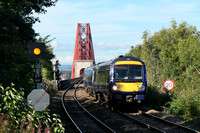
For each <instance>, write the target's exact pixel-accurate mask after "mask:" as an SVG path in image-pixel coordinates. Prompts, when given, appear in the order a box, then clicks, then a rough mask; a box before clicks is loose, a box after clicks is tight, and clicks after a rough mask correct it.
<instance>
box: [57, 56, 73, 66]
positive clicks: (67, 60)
mask: <svg viewBox="0 0 200 133" xmlns="http://www.w3.org/2000/svg"><path fill="white" fill-rule="evenodd" d="M57 59H58V60H59V63H60V64H61V65H66V64H67V65H72V62H73V56H65V57H57Z"/></svg>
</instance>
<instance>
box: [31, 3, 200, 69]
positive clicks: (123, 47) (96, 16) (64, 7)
mask: <svg viewBox="0 0 200 133" xmlns="http://www.w3.org/2000/svg"><path fill="white" fill-rule="evenodd" d="M34 16H36V17H39V18H40V23H39V22H37V23H36V24H34V26H33V28H34V30H35V32H37V33H39V34H40V36H41V37H43V38H44V37H46V36H47V35H51V36H50V37H49V39H53V38H55V39H54V40H53V41H52V42H51V45H52V47H54V50H53V53H54V54H55V55H56V58H57V59H58V60H59V63H60V64H61V65H72V62H73V52H74V46H75V38H76V30H77V23H90V29H91V33H92V41H93V48H94V55H95V62H96V63H98V62H102V61H107V60H110V59H113V58H115V57H117V56H119V55H124V54H126V53H127V52H129V50H130V48H131V46H136V45H138V44H141V43H142V41H143V40H142V39H141V37H142V35H143V32H144V31H145V30H149V31H150V32H151V35H153V34H154V32H158V31H159V30H161V29H162V28H169V27H170V26H171V20H172V19H174V20H176V22H177V24H180V23H181V22H183V21H186V22H187V23H188V24H189V25H193V26H196V27H197V30H200V1H199V0H119V1H118V0H58V2H57V3H56V6H54V7H49V8H47V12H46V13H45V14H34Z"/></svg>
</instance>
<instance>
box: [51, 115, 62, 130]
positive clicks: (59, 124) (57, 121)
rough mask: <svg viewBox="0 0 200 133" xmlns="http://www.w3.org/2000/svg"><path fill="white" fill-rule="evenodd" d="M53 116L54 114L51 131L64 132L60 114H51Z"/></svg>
mask: <svg viewBox="0 0 200 133" xmlns="http://www.w3.org/2000/svg"><path fill="white" fill-rule="evenodd" d="M53 116H54V118H53V121H54V123H53V124H52V128H53V131H54V132H55V133H64V132H65V128H64V127H63V124H62V122H61V120H60V119H59V117H60V116H59V115H57V114H53Z"/></svg>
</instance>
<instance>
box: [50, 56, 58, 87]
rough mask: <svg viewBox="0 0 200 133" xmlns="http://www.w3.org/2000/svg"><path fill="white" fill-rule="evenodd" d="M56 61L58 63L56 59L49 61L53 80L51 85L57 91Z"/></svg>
mask: <svg viewBox="0 0 200 133" xmlns="http://www.w3.org/2000/svg"><path fill="white" fill-rule="evenodd" d="M57 61H58V60H57V59H52V60H51V62H52V67H53V78H54V80H53V84H54V88H55V89H56V91H57V89H58V87H57V80H56V71H57V66H56V62H57Z"/></svg>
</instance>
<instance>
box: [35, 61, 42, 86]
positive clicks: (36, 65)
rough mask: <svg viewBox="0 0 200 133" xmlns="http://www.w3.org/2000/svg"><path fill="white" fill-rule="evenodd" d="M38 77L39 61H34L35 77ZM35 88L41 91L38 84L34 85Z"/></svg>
mask: <svg viewBox="0 0 200 133" xmlns="http://www.w3.org/2000/svg"><path fill="white" fill-rule="evenodd" d="M38 76H39V77H40V76H41V75H40V61H39V60H36V61H35V77H37V78H38ZM36 88H37V89H41V85H40V83H36Z"/></svg>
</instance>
